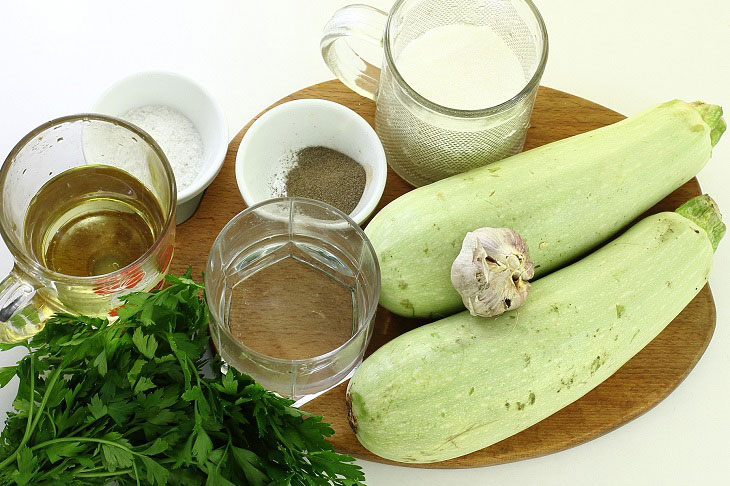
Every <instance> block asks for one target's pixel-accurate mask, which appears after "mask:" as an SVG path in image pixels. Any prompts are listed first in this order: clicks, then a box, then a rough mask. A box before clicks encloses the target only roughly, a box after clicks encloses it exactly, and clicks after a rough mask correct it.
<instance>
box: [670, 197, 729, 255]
mask: <svg viewBox="0 0 730 486" xmlns="http://www.w3.org/2000/svg"><path fill="white" fill-rule="evenodd" d="M677 213H679V214H681V215H682V216H684V217H685V218H687V219H689V220H690V221H692V222H693V223H695V224H696V225H697V226H699V227H700V228H702V229H703V230H705V232H706V233H707V237H708V238H709V239H710V243H712V250H713V251H714V250H717V244H718V243H720V240H721V239H722V237H723V235H724V234H725V229H726V228H725V224H724V223H723V222H722V215H721V214H720V208H718V207H717V203H716V202H715V201H713V200H712V198H711V197H710V196H708V195H707V194H703V195H702V196H697V197H693V198H692V199H690V200H689V201H687V202H686V203H684V204H682V205H681V206H679V207H678V208H677Z"/></svg>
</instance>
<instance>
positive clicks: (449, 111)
mask: <svg viewBox="0 0 730 486" xmlns="http://www.w3.org/2000/svg"><path fill="white" fill-rule="evenodd" d="M409 1H411V0H397V1H396V2H395V4H393V7H392V8H391V9H390V13H389V14H388V19H387V21H386V24H385V32H384V33H383V49H384V51H385V62H386V63H387V65H388V68H389V69H390V70H391V71H392V73H393V77H394V78H395V80H396V82H397V83H398V85H399V86H400V87H401V88H403V89H404V90H405V91H406V93H408V95H409V96H410V97H411V98H413V99H414V100H415V101H416V102H417V103H419V104H420V105H422V106H424V107H426V108H428V109H430V110H432V111H435V112H437V113H440V114H442V115H448V116H453V117H457V118H482V117H486V116H490V115H494V114H497V113H501V112H503V111H506V110H507V109H509V108H511V107H513V106H514V105H516V104H517V102H518V101H520V100H521V99H522V98H524V97H526V96H527V95H528V94H529V93H530V92H531V91H532V90H533V89H535V88H536V87H537V85H538V84H539V83H540V79H541V78H542V74H543V72H544V71H545V64H546V63H547V56H548V34H547V28H546V27H545V21H544V20H543V18H542V15H541V14H540V11H539V10H538V9H537V7H536V6H535V4H534V3H533V2H532V0H519V1H520V2H522V3H524V4H526V5H527V6H528V7H529V8H530V11H531V12H532V14H533V16H534V18H535V20H536V21H537V25H538V29H539V31H540V37H541V39H542V51H541V52H540V62H539V63H538V64H537V67H536V68H535V72H534V73H533V75H532V77H531V78H530V80H529V81H527V83H526V84H525V86H523V88H522V89H521V90H520V91H519V92H518V93H517V94H516V95H514V96H513V97H511V98H510V99H508V100H506V101H503V102H502V103H500V104H498V105H494V106H489V107H486V108H478V109H475V110H461V109H458V108H450V107H448V106H444V105H440V104H438V103H434V102H433V101H431V100H429V99H428V98H426V97H424V96H423V95H421V94H420V93H418V92H417V91H416V90H415V89H413V88H412V87H411V86H410V85H409V84H408V83H407V82H406V81H405V79H403V76H402V75H401V73H400V71H398V68H397V67H396V64H395V60H394V59H393V53H392V49H391V45H390V43H391V39H392V37H393V36H392V35H391V29H392V28H393V18H394V17H395V14H396V12H398V11H399V10H400V9H401V8H403V6H404V5H405V4H406V3H407V2H409Z"/></svg>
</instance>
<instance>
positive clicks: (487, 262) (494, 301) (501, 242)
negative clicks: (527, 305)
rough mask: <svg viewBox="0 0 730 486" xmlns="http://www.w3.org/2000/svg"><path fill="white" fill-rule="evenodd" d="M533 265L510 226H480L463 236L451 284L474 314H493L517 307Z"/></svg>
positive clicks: (490, 315) (485, 315) (527, 286)
mask: <svg viewBox="0 0 730 486" xmlns="http://www.w3.org/2000/svg"><path fill="white" fill-rule="evenodd" d="M534 273H535V266H534V265H533V263H532V259H531V258H530V251H529V249H528V248H527V243H525V240H523V239H522V237H521V236H520V234H519V233H517V232H516V231H514V230H512V229H510V228H479V229H476V230H474V231H472V232H470V233H467V234H466V236H465V237H464V242H463V243H462V245H461V252H460V253H459V255H458V256H457V257H456V259H455V260H454V263H453V264H452V266H451V284H452V285H453V286H454V288H455V289H456V291H457V292H459V295H461V299H462V301H463V302H464V306H465V307H466V308H467V309H469V312H470V313H471V315H473V316H481V317H494V316H498V315H500V314H502V313H503V312H505V311H508V310H512V309H516V308H518V307H520V306H521V305H522V304H523V303H524V302H525V299H527V294H528V292H529V291H530V283H529V282H528V280H529V279H531V278H532V277H533V276H534Z"/></svg>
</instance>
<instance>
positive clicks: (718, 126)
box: [692, 101, 727, 147]
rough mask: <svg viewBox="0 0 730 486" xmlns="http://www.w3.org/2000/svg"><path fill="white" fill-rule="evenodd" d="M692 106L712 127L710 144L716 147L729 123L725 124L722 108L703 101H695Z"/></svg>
mask: <svg viewBox="0 0 730 486" xmlns="http://www.w3.org/2000/svg"><path fill="white" fill-rule="evenodd" d="M692 106H693V107H694V108H695V110H697V111H698V112H699V114H700V116H701V117H702V119H703V120H704V121H705V123H707V125H708V126H709V127H710V143H711V144H712V146H713V147H714V146H715V144H717V142H718V141H719V140H720V137H721V136H722V134H723V133H724V132H725V129H726V128H727V123H725V119H724V118H723V117H722V107H720V106H717V105H710V104H708V103H703V102H701V101H695V102H694V103H692Z"/></svg>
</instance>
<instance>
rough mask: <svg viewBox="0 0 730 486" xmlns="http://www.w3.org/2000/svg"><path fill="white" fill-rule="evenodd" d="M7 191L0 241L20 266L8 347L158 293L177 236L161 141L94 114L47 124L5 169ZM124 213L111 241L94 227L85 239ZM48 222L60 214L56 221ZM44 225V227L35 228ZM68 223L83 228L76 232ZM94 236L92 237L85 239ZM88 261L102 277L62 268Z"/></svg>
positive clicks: (3, 292) (8, 315) (6, 292)
mask: <svg viewBox="0 0 730 486" xmlns="http://www.w3.org/2000/svg"><path fill="white" fill-rule="evenodd" d="M109 167H112V168H114V169H109ZM115 169H121V171H123V172H121V171H119V170H115ZM71 170H72V171H71ZM67 171H70V172H67ZM60 174H63V177H57V176H59V175H60ZM69 174H72V175H73V177H70V176H69ZM120 174H121V176H122V177H121V178H120V177H119V176H120ZM129 175H131V176H133V178H131V177H129ZM69 177H70V178H69ZM41 189H44V190H43V191H41ZM0 190H1V192H2V196H1V198H0V235H2V238H3V240H4V241H5V244H6V245H7V247H8V249H9V250H10V253H11V254H12V257H13V259H14V267H13V269H12V271H11V272H10V275H9V276H8V277H7V278H5V280H4V281H2V283H0V341H2V342H17V341H20V340H22V339H26V338H28V337H30V336H32V335H33V334H36V333H37V332H39V331H40V330H41V329H42V328H43V325H44V323H45V321H46V320H47V319H48V318H49V317H50V316H51V315H52V314H53V313H56V312H73V313H80V314H84V315H89V316H104V315H107V314H108V313H109V312H111V311H112V310H113V309H115V308H116V307H118V306H119V305H121V303H122V302H121V301H120V299H119V298H120V297H121V296H123V295H126V294H129V293H131V292H137V291H146V290H150V289H152V288H154V287H155V286H156V285H157V284H158V283H160V281H161V280H162V278H163V276H164V274H165V272H166V271H167V270H168V267H169V265H170V261H171V260H172V254H173V243H174V239H175V207H176V203H177V191H176V188H175V178H174V176H173V172H172V168H171V167H170V164H169V163H168V161H167V158H166V157H165V155H164V153H163V152H162V150H161V149H160V147H159V146H158V145H157V143H156V142H155V141H154V140H153V139H152V138H151V137H150V136H149V135H148V134H147V133H145V132H143V131H141V130H140V129H139V128H137V127H135V126H134V125H131V124H129V123H126V122H124V121H122V120H118V119H115V118H111V117H107V116H102V115H94V114H84V115H74V116H68V117H63V118H59V119H56V120H53V121H50V122H48V123H45V124H44V125H41V126H40V127H38V128H36V129H35V130H33V131H32V132H31V133H29V134H28V135H26V136H25V138H23V139H22V140H21V141H20V142H19V143H18V144H17V145H16V146H15V147H14V148H13V150H12V151H11V152H10V154H9V155H8V157H7V159H6V160H5V163H4V164H3V166H2V169H0ZM39 191H41V192H39ZM41 195H43V196H41ZM39 198H41V199H39ZM92 204H93V206H92ZM142 205H143V206H144V207H143V206H142ZM120 208H123V209H120ZM134 208H140V209H139V211H138V210H137V209H134ZM142 210H144V211H142ZM119 214H122V216H121V218H122V219H119V220H104V221H105V223H104V224H105V225H107V226H105V228H110V229H109V231H112V230H113V231H114V232H113V233H109V234H108V235H107V234H104V236H106V237H108V239H100V238H98V236H99V234H98V233H94V232H93V229H92V230H91V231H92V232H91V233H89V232H87V233H84V231H87V230H86V229H85V228H84V226H83V225H84V224H88V223H78V222H90V224H94V223H95V222H96V221H100V220H101V219H100V218H103V217H106V216H107V215H119ZM135 214H136V216H135ZM49 215H59V216H58V219H57V220H55V221H54V219H53V218H54V217H55V216H49ZM45 216H48V220H47V224H46V221H44V217H45ZM84 218H86V219H84ZM140 218H142V219H140ZM62 220H63V221H64V222H61V221H62ZM38 221H42V223H38V224H37V225H35V223H36V222H38ZM106 221H111V222H110V223H106ZM130 222H138V223H139V222H142V223H143V225H142V226H140V227H139V228H141V229H140V231H141V232H142V233H140V232H137V233H135V232H134V231H135V228H138V227H136V226H133V225H132V224H130ZM115 224H116V226H114V225H115ZM69 225H76V226H73V228H74V229H73V232H72V231H71V230H70V229H68V228H71V226H69ZM145 225H146V226H145ZM88 227H89V226H87V227H86V228H88ZM40 228H43V230H41V229H40ZM125 228H128V229H125ZM67 229H68V230H67ZM63 231H67V232H66V233H63ZM34 232H36V233H37V234H35V233H34ZM89 234H91V235H92V236H86V238H87V240H81V239H78V238H84V237H85V236H84V235H89ZM140 234H141V235H142V236H139V235H140ZM59 235H61V236H59ZM57 238H59V239H57ZM140 238H142V239H140ZM145 238H146V239H145ZM64 239H66V240H65V241H64ZM48 241H50V243H48ZM79 241H86V243H87V244H85V245H78V248H77V249H78V252H76V251H74V250H75V249H76V243H78V242H79ZM117 241H118V242H119V245H116V242H117ZM35 242H39V243H37V245H36V243H35ZM133 242H139V244H140V245H142V246H139V247H138V249H142V250H139V251H140V252H143V253H142V254H141V256H139V257H138V258H136V259H134V260H133V261H131V262H130V263H129V264H126V265H124V266H122V265H123V264H122V263H120V262H123V261H126V260H124V259H123V258H122V257H118V255H117V253H116V252H119V255H122V256H124V253H125V252H127V253H129V251H130V250H129V248H130V247H131V246H132V245H133ZM146 243H149V247H147V245H146ZM39 248H44V249H48V252H49V253H46V252H45V250H43V251H41V250H39ZM144 248H146V251H145V250H144ZM52 249H54V250H52ZM51 251H55V252H56V253H54V255H58V256H57V259H56V260H55V262H58V263H59V265H61V264H62V265H65V266H66V267H61V266H58V267H56V266H54V268H55V270H54V269H52V268H49V265H50V264H49V263H48V262H49V261H50V260H49V259H48V258H50V257H47V255H50V254H51V253H50V252H51ZM135 254H136V253H135ZM132 255H134V254H132ZM132 255H129V254H127V255H126V258H127V260H132V258H133V256H132ZM115 258H116V260H115ZM87 260H88V261H92V260H93V261H94V262H95V263H94V265H96V266H95V267H94V270H99V272H98V273H97V272H91V271H90V273H91V275H84V276H76V275H78V274H77V273H74V274H65V273H62V272H60V271H57V270H59V269H60V268H67V267H69V266H70V267H74V266H80V265H82V264H83V262H85V261H87ZM42 262H44V263H42ZM61 262H62V263H61ZM120 266H122V268H118V267H120ZM70 267H69V268H70ZM74 268H75V267H74ZM104 270H109V271H104Z"/></svg>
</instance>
